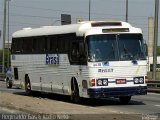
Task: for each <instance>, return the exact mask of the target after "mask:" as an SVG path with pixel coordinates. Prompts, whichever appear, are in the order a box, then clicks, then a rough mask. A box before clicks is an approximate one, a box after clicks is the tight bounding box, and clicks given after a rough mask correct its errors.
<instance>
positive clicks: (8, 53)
mask: <svg viewBox="0 0 160 120" xmlns="http://www.w3.org/2000/svg"><path fill="white" fill-rule="evenodd" d="M9 1H10V0H8V61H7V67H8V68H9V60H10V54H9V53H10V49H9Z"/></svg>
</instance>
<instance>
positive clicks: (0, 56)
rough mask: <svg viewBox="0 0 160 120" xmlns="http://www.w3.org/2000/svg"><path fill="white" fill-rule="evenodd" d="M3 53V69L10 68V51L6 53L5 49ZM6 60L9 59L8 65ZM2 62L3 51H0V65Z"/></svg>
mask: <svg viewBox="0 0 160 120" xmlns="http://www.w3.org/2000/svg"><path fill="white" fill-rule="evenodd" d="M8 52H9V57H8ZM4 53H5V67H8V66H10V61H11V60H10V51H8V49H6V50H5V51H4ZM8 59H9V63H8ZM2 60H3V50H0V65H2Z"/></svg>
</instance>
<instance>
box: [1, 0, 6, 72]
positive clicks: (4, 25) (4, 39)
mask: <svg viewBox="0 0 160 120" xmlns="http://www.w3.org/2000/svg"><path fill="white" fill-rule="evenodd" d="M6 7H7V0H4V18H3V59H2V73H3V74H4V68H5V67H4V66H5V41H6V14H7V10H6Z"/></svg>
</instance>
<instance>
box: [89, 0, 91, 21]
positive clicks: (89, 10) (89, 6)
mask: <svg viewBox="0 0 160 120" xmlns="http://www.w3.org/2000/svg"><path fill="white" fill-rule="evenodd" d="M90 20H91V0H89V21H90Z"/></svg>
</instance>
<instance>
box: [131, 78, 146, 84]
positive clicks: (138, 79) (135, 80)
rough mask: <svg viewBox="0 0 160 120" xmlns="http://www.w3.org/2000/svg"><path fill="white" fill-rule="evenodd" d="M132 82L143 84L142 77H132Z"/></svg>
mask: <svg viewBox="0 0 160 120" xmlns="http://www.w3.org/2000/svg"><path fill="white" fill-rule="evenodd" d="M133 80H134V84H143V83H144V77H135V78H133Z"/></svg>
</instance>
